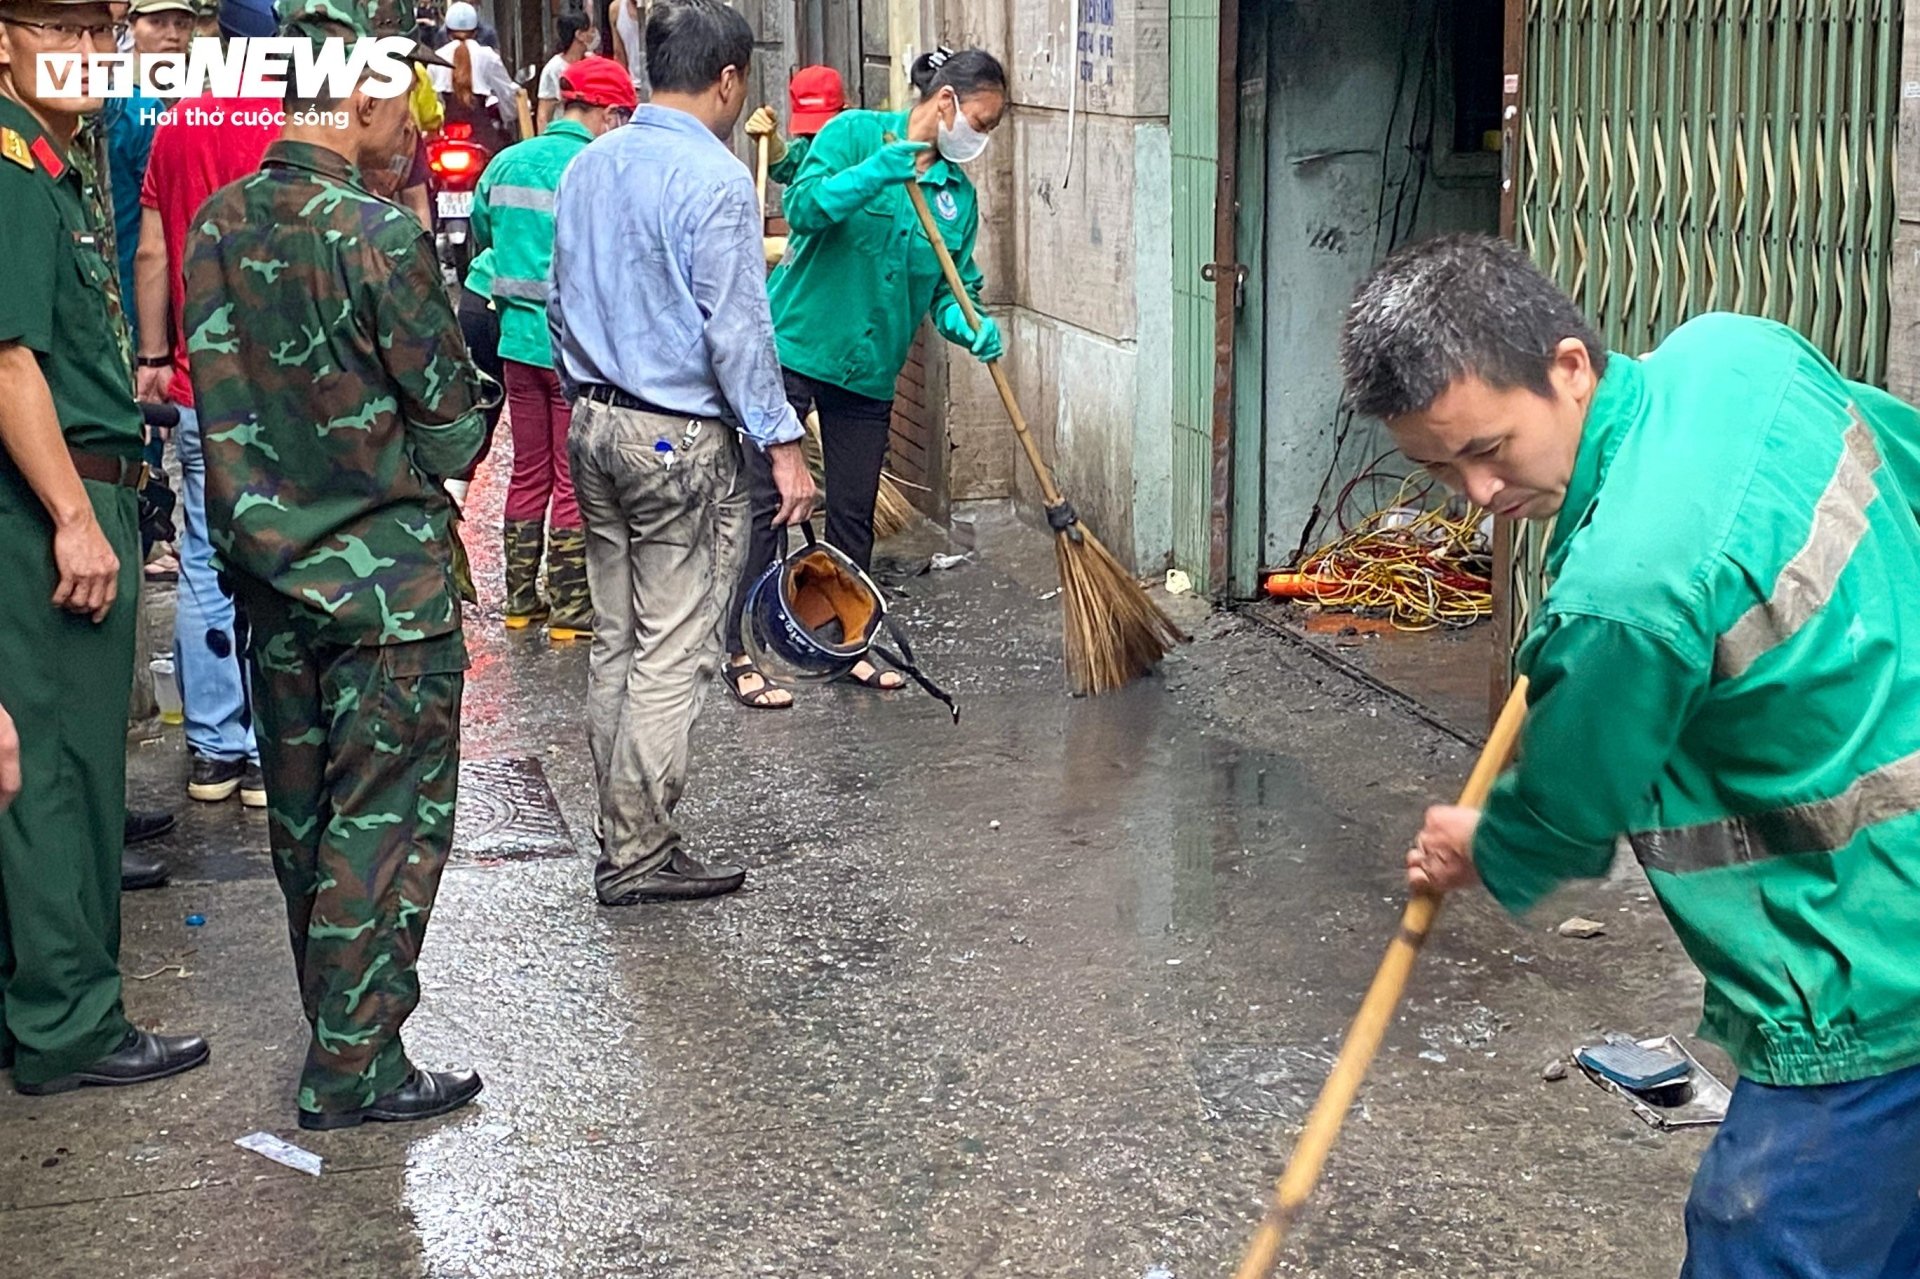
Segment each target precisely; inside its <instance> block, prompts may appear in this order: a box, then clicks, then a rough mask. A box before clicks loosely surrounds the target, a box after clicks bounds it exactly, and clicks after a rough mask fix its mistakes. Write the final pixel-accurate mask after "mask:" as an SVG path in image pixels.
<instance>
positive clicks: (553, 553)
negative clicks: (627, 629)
mask: <svg viewBox="0 0 1920 1279" xmlns="http://www.w3.org/2000/svg"><path fill="white" fill-rule="evenodd" d="M547 595H548V596H549V597H550V598H551V599H552V600H553V616H552V617H550V618H548V619H547V638H549V639H554V640H576V639H591V638H592V637H593V596H592V595H591V594H589V593H588V590H587V535H586V533H585V532H583V531H582V530H580V529H577V528H557V529H554V530H553V531H552V532H551V533H550V534H549V535H548V537H547Z"/></svg>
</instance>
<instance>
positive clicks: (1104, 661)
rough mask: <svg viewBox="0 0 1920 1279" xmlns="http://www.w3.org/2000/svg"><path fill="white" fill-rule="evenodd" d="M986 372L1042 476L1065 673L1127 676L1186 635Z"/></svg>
mask: <svg viewBox="0 0 1920 1279" xmlns="http://www.w3.org/2000/svg"><path fill="white" fill-rule="evenodd" d="M907 194H908V196H909V198H911V199H912V201H913V207H914V211H915V212H916V213H918V214H919V215H920V225H921V227H922V228H923V229H924V230H925V231H926V233H927V239H928V240H929V241H931V242H932V244H933V251H934V253H935V254H936V255H938V257H939V259H940V269H941V271H942V272H944V273H945V275H946V277H947V287H948V288H949V289H951V290H952V291H953V296H954V297H955V299H957V300H958V301H959V303H960V308H961V310H962V312H964V313H965V315H966V317H967V323H968V324H969V325H971V326H972V327H973V328H974V330H975V331H976V332H977V331H978V330H979V328H980V316H979V314H978V313H977V312H976V311H975V310H974V309H973V299H972V297H971V296H970V295H969V294H968V293H967V289H966V285H965V284H963V283H962V282H961V280H960V272H959V271H958V270H956V269H955V268H954V265H953V257H952V255H951V254H949V253H948V252H947V244H946V241H945V240H943V239H941V238H940V231H939V228H937V227H936V226H935V225H934V222H933V213H932V211H931V210H929V209H928V208H927V197H926V195H925V193H924V192H922V191H921V190H920V184H919V183H918V182H909V183H907ZM987 372H988V373H990V374H992V376H993V385H994V388H995V389H996V390H998V391H999V392H1000V402H1001V403H1002V404H1003V405H1005V406H1006V410H1007V416H1008V418H1010V419H1011V420H1012V422H1013V430H1014V433H1015V434H1016V435H1018V436H1019V437H1020V447H1021V448H1022V449H1023V450H1024V451H1025V452H1026V455H1027V462H1028V463H1029V464H1030V465H1031V466H1032V467H1033V473H1034V475H1035V477H1036V478H1038V479H1039V481H1040V494H1041V497H1042V498H1043V499H1044V500H1045V502H1046V504H1047V522H1048V523H1049V524H1051V525H1052V526H1053V531H1054V533H1055V535H1056V536H1055V537H1054V543H1053V549H1054V556H1055V558H1056V559H1057V560H1058V561H1059V564H1060V611H1061V619H1062V621H1063V623H1064V625H1065V632H1066V633H1065V637H1064V639H1065V643H1064V648H1065V650H1066V658H1067V678H1068V679H1069V681H1070V682H1071V683H1072V685H1073V690H1074V692H1076V693H1104V692H1107V691H1109V690H1111V689H1116V688H1120V687H1122V686H1123V685H1126V684H1130V683H1132V682H1133V681H1134V680H1136V679H1138V678H1139V677H1140V676H1142V675H1145V674H1146V673H1147V672H1148V671H1150V670H1152V669H1153V668H1154V667H1155V666H1156V665H1158V664H1159V661H1160V659H1161V658H1163V657H1165V656H1166V655H1167V653H1168V652H1170V651H1171V650H1172V649H1173V646H1174V645H1176V644H1181V643H1184V642H1185V641H1186V639H1187V637H1186V636H1185V635H1183V634H1182V633H1181V631H1180V628H1179V627H1177V626H1175V625H1174V624H1173V619H1172V618H1170V617H1168V616H1167V615H1166V614H1165V613H1163V612H1162V611H1161V610H1160V606H1159V605H1157V604H1155V603H1154V602H1153V599H1152V597H1151V596H1149V595H1148V594H1147V592H1146V590H1145V588H1143V587H1142V586H1141V585H1140V583H1139V582H1138V581H1136V580H1135V579H1134V576H1133V574H1131V573H1129V572H1127V570H1126V569H1125V568H1124V567H1123V566H1122V565H1121V564H1120V562H1119V561H1118V560H1116V559H1114V558H1113V555H1112V553H1111V552H1109V551H1108V550H1107V548H1106V547H1104V546H1102V545H1101V544H1100V539H1099V538H1097V537H1095V536H1094V535H1093V532H1092V530H1090V529H1088V528H1087V527H1086V525H1084V524H1082V523H1081V522H1080V517H1079V516H1078V515H1076V514H1075V513H1074V509H1073V505H1072V503H1070V502H1068V501H1067V499H1066V498H1065V497H1063V496H1061V493H1060V490H1059V488H1058V487H1056V486H1055V484H1054V482H1053V471H1052V469H1051V468H1050V467H1048V465H1047V464H1046V461H1045V460H1044V459H1043V458H1041V456H1040V449H1039V446H1038V445H1036V444H1035V443H1034V442H1033V435H1032V433H1031V432H1030V431H1028V429H1027V419H1026V416H1025V415H1024V414H1022V413H1021V412H1020V405H1019V402H1018V401H1017V400H1015V399H1014V395H1013V387H1012V386H1011V385H1009V384H1008V382H1007V375H1006V374H1005V373H1003V372H1001V371H1000V365H999V363H998V362H995V363H993V364H989V365H988V366H987Z"/></svg>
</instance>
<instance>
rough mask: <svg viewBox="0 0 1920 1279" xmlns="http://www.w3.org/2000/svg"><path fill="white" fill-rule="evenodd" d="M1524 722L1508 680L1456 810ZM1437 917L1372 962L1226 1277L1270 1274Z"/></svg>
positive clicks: (1410, 922)
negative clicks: (1369, 978)
mask: <svg viewBox="0 0 1920 1279" xmlns="http://www.w3.org/2000/svg"><path fill="white" fill-rule="evenodd" d="M1526 717H1527V678H1526V676H1524V675H1522V676H1519V677H1518V678H1516V679H1515V680H1514V682H1513V692H1512V693H1510V694H1508V696H1507V704H1506V705H1505V706H1504V707H1502V708H1501V711H1500V718H1499V719H1498V720H1497V721H1496V722H1495V723H1494V726H1493V732H1491V733H1489V734H1488V735H1487V744H1486V746H1485V747H1483V748H1482V749H1481V751H1480V759H1479V761H1478V762H1476V763H1475V764H1474V766H1473V773H1472V774H1471V775H1470V776H1469V777H1468V778H1467V784H1466V787H1465V789H1463V790H1462V791H1461V792H1460V804H1461V806H1462V807H1464V808H1478V807H1480V806H1481V805H1482V804H1484V803H1486V799H1487V792H1488V791H1490V790H1492V789H1493V783H1494V779H1495V778H1497V777H1498V776H1499V775H1500V770H1501V769H1502V768H1505V767H1506V763H1507V757H1508V756H1509V755H1511V754H1512V753H1513V746H1514V742H1515V741H1516V740H1517V739H1518V738H1519V736H1520V725H1521V722H1522V721H1523V720H1525V719H1526ZM1439 913H1440V899H1439V898H1438V897H1434V896H1432V895H1430V894H1426V893H1422V894H1420V895H1419V896H1416V897H1415V898H1414V899H1413V900H1412V901H1410V902H1408V903H1407V909H1406V913H1405V914H1403V915H1402V916H1401V917H1400V933H1399V935H1398V936H1397V937H1395V938H1394V939H1393V941H1392V943H1391V944H1389V945H1388V947H1387V955H1386V958H1385V959H1383V960H1381V961H1380V971H1379V972H1377V973H1375V974H1374V976H1373V985H1371V986H1369V987H1368V988H1367V997H1366V998H1365V999H1364V1000H1362V1001H1361V1004H1360V1011H1359V1012H1358V1013H1357V1014H1356V1015H1355V1016H1354V1019H1353V1025H1352V1026H1351V1027H1349V1028H1348V1030H1347V1038H1346V1041H1345V1042H1344V1043H1342V1044H1341V1045H1340V1058H1339V1060H1338V1061H1336V1062H1335V1063H1334V1067H1333V1073H1332V1074H1331V1075H1329V1076H1327V1082H1326V1083H1325V1084H1324V1085H1322V1086H1321V1089H1320V1099H1319V1100H1318V1101H1316V1102H1314V1104H1313V1112H1312V1113H1311V1114H1309V1115H1308V1116H1307V1126H1306V1128H1305V1129H1304V1130H1302V1132H1301V1133H1300V1140H1299V1141H1298V1142H1297V1143H1296V1144H1295V1145H1294V1148H1293V1158H1291V1159H1289V1160H1288V1161H1287V1169H1286V1171H1285V1172H1284V1173H1282V1174H1281V1177H1280V1181H1279V1184H1278V1185H1276V1186H1275V1187H1274V1193H1273V1205H1272V1207H1270V1208H1268V1209H1267V1215H1266V1216H1265V1217H1264V1218H1262V1220H1261V1222H1260V1229H1259V1230H1258V1231H1256V1232H1255V1233H1254V1236H1253V1240H1252V1242H1251V1243H1250V1244H1248V1245H1247V1255H1246V1258H1245V1259H1244V1260H1243V1261H1241V1263H1240V1268H1239V1269H1238V1270H1236V1271H1234V1272H1233V1273H1234V1279H1265V1276H1266V1274H1267V1272H1268V1271H1269V1270H1271V1269H1272V1268H1273V1262H1274V1258H1275V1256H1276V1255H1277V1254H1278V1253H1279V1251H1280V1243H1281V1241H1282V1240H1284V1239H1285V1238H1286V1236H1287V1231H1288V1230H1289V1229H1290V1228H1291V1227H1292V1225H1293V1222H1294V1219H1295V1218H1296V1217H1298V1216H1299V1214H1300V1210H1301V1208H1303V1207H1305V1206H1306V1202H1307V1196H1308V1195H1310V1194H1312V1193H1313V1187H1314V1183H1315V1182H1317V1181H1319V1180H1320V1168H1321V1166H1322V1165H1323V1164H1325V1163H1326V1161H1327V1152H1328V1151H1330V1150H1332V1149H1333V1142H1334V1139H1335V1138H1336V1137H1338V1136H1339V1135H1340V1125H1341V1124H1342V1123H1344V1122H1345V1121H1346V1118H1347V1111H1348V1109H1349V1108H1350V1107H1352V1105H1353V1098H1354V1095H1355V1094H1356V1093H1358V1092H1359V1091H1360V1081H1361V1080H1362V1079H1364V1078H1366V1074H1367V1067H1368V1066H1370V1065H1372V1064H1373V1055H1374V1054H1375V1053H1376V1052H1378V1051H1379V1050H1380V1040H1381V1038H1382V1037H1383V1036H1384V1035H1385V1034H1386V1032H1387V1023H1388V1022H1390V1021H1392V1020H1393V1011H1394V1009H1395V1007H1397V1006H1398V1005H1399V1003H1400V996H1401V995H1402V994H1403V993H1404V992H1405V990H1406V988H1407V977H1408V975H1409V974H1410V973H1411V972H1412V971H1413V961H1414V960H1415V959H1416V958H1418V956H1419V954H1420V947H1421V945H1422V944H1423V943H1424V942H1425V941H1426V940H1427V933H1428V932H1429V931H1430V930H1431V929H1432V928H1433V921H1434V917H1435V916H1436V915H1438V914H1439Z"/></svg>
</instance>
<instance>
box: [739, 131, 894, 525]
mask: <svg viewBox="0 0 1920 1279" xmlns="http://www.w3.org/2000/svg"><path fill="white" fill-rule="evenodd" d="M757 150H758V156H757V160H758V163H757V164H756V165H755V166H754V176H753V186H754V190H755V192H756V193H757V194H758V195H759V197H760V223H761V232H762V237H761V238H762V242H763V244H764V247H765V251H766V258H767V268H768V269H769V270H771V269H772V268H773V267H774V266H775V265H776V264H777V263H778V262H779V261H780V259H781V258H782V257H784V256H786V252H787V237H786V236H784V235H766V234H765V231H766V221H767V170H768V169H769V168H771V167H772V163H771V161H772V155H771V150H772V144H771V141H770V140H769V139H767V138H765V137H762V138H760V139H758V147H757ZM807 469H809V470H810V471H812V472H813V478H814V482H815V483H816V484H820V485H822V486H824V485H825V483H826V463H825V461H824V459H823V458H822V455H821V451H820V417H819V415H818V414H816V413H809V414H807ZM915 513H916V512H915V511H914V507H913V503H911V502H909V501H908V500H907V495H906V494H905V493H902V492H901V491H900V486H899V485H898V484H896V483H895V482H894V479H893V477H892V476H891V475H889V474H887V473H886V472H885V471H882V472H880V489H879V492H878V493H877V494H875V496H874V503H873V535H874V537H876V538H881V539H885V538H889V537H894V536H897V535H899V534H900V533H903V532H905V531H906V529H907V526H908V525H909V524H911V523H913V517H914V515H915Z"/></svg>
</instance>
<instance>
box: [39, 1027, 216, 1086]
mask: <svg viewBox="0 0 1920 1279" xmlns="http://www.w3.org/2000/svg"><path fill="white" fill-rule="evenodd" d="M206 1064H207V1041H206V1040H204V1039H202V1038H200V1036H198V1035H156V1034H154V1033H153V1032H152V1031H147V1030H137V1029H136V1030H130V1031H128V1032H127V1037H126V1039H124V1040H123V1041H121V1044H120V1046H119V1047H118V1048H116V1049H114V1050H113V1051H112V1052H110V1053H108V1054H107V1055H106V1056H104V1057H102V1058H101V1059H100V1060H99V1061H96V1062H94V1063H93V1064H92V1065H91V1066H88V1067H86V1068H85V1069H83V1070H76V1071H74V1072H73V1073H72V1074H71V1075H60V1076H57V1077H56V1078H53V1079H49V1080H47V1082H45V1083H44V1084H25V1083H21V1082H20V1079H19V1077H18V1076H17V1075H16V1076H15V1078H14V1081H13V1086H14V1087H15V1088H16V1089H18V1090H19V1091H21V1092H23V1093H26V1094H27V1095H28V1096H29V1097H44V1096H46V1095H47V1094H48V1093H56V1092H71V1091H72V1090H73V1089H75V1088H79V1087H83V1086H91V1087H95V1088H119V1087H122V1086H124V1085H126V1084H146V1083H152V1082H153V1081H154V1080H156V1079H165V1078H166V1077H167V1076H168V1075H177V1074H179V1073H180V1072H181V1071H184V1070H192V1069H193V1068H194V1067H195V1066H204V1065H206Z"/></svg>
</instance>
